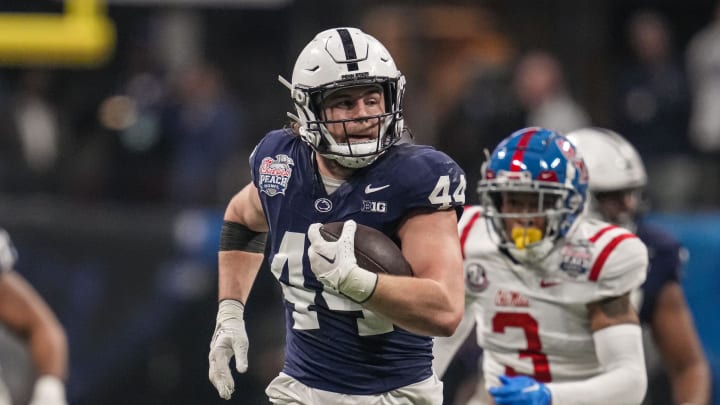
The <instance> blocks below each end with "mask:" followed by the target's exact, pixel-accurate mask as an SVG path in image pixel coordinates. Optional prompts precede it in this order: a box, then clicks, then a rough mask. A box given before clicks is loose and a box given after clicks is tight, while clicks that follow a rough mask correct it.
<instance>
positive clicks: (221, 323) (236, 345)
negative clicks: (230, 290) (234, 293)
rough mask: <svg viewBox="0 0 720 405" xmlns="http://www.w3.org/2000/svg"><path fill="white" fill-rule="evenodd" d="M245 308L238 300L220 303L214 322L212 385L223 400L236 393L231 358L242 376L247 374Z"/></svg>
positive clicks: (210, 358) (211, 365)
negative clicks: (233, 358)
mask: <svg viewBox="0 0 720 405" xmlns="http://www.w3.org/2000/svg"><path fill="white" fill-rule="evenodd" d="M243 311H244V306H243V304H242V303H240V302H239V301H235V300H223V301H221V302H220V305H219V307H218V313H217V320H216V323H215V333H213V337H212V340H211V341H210V354H209V355H208V360H210V371H209V373H208V376H209V377H210V382H211V383H212V384H213V385H214V386H215V389H217V391H218V394H220V397H222V398H223V399H230V397H231V396H232V393H233V391H235V381H234V380H233V376H232V372H231V371H230V365H229V363H230V359H231V358H232V357H233V356H235V368H236V369H237V371H238V372H239V373H244V372H245V371H247V367H248V362H247V352H248V337H247V332H245V321H244V320H243Z"/></svg>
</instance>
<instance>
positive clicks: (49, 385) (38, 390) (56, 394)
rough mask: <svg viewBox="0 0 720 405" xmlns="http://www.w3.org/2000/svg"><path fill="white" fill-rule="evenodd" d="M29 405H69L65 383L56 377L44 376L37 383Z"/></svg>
mask: <svg viewBox="0 0 720 405" xmlns="http://www.w3.org/2000/svg"><path fill="white" fill-rule="evenodd" d="M28 405H67V400H66V399H65V383H64V382H63V381H62V380H61V379H59V378H58V377H56V376H54V375H43V376H41V377H40V378H38V379H37V380H36V381H35V387H34V388H33V393H32V398H31V399H30V402H29V403H28Z"/></svg>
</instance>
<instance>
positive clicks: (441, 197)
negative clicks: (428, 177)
mask: <svg viewBox="0 0 720 405" xmlns="http://www.w3.org/2000/svg"><path fill="white" fill-rule="evenodd" d="M465 188H467V181H466V180H465V175H464V174H461V175H460V182H459V183H458V186H457V188H456V189H455V191H453V193H452V195H451V194H450V176H440V178H439V179H438V182H437V184H435V188H434V189H433V191H432V192H430V195H429V196H428V200H429V201H430V202H431V203H432V204H439V205H440V209H446V208H449V207H450V205H451V204H452V203H453V202H455V203H459V204H460V205H464V204H465Z"/></svg>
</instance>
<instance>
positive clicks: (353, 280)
mask: <svg viewBox="0 0 720 405" xmlns="http://www.w3.org/2000/svg"><path fill="white" fill-rule="evenodd" d="M377 280H378V275H377V274H375V273H373V272H370V271H367V270H365V269H363V268H362V267H360V266H355V267H353V268H352V269H351V270H350V271H349V272H348V273H347V276H345V278H344V279H343V280H342V281H341V283H340V285H339V286H338V289H339V290H340V292H341V293H342V294H343V295H345V296H347V297H348V298H350V299H351V300H353V301H355V302H357V303H359V304H362V303H363V302H365V301H367V300H369V299H370V297H372V295H373V293H374V292H375V286H377Z"/></svg>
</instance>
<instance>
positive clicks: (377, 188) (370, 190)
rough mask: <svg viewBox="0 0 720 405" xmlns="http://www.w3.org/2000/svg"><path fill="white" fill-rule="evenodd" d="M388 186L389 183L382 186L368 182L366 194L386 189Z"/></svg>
mask: <svg viewBox="0 0 720 405" xmlns="http://www.w3.org/2000/svg"><path fill="white" fill-rule="evenodd" d="M388 187H390V185H389V184H386V185H384V186H380V187H373V186H372V184H368V185H367V186H365V194H371V193H374V192H376V191H380V190H385V189H386V188H388Z"/></svg>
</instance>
